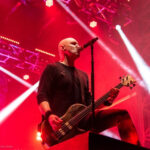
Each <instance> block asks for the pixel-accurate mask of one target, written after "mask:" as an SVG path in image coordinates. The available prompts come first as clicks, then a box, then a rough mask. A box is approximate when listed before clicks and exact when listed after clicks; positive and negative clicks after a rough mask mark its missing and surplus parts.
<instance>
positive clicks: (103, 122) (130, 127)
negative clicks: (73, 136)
mask: <svg viewBox="0 0 150 150" xmlns="http://www.w3.org/2000/svg"><path fill="white" fill-rule="evenodd" d="M78 126H79V128H82V129H84V130H86V131H88V130H91V131H93V132H97V133H98V132H101V131H103V130H105V129H108V128H111V127H114V126H117V127H118V131H119V134H120V138H121V139H122V140H123V141H125V142H128V143H132V144H138V143H139V140H138V136H137V132H136V129H135V126H134V124H133V122H132V120H131V117H130V115H129V113H128V112H127V111H126V110H120V109H109V110H95V120H94V122H93V121H92V113H90V114H89V115H88V116H87V117H85V119H83V120H82V121H81V122H80V123H79V125H78Z"/></svg>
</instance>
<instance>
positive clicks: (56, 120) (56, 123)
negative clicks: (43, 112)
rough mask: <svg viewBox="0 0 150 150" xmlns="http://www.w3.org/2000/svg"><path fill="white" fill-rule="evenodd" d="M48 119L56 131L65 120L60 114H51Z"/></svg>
mask: <svg viewBox="0 0 150 150" xmlns="http://www.w3.org/2000/svg"><path fill="white" fill-rule="evenodd" d="M48 121H49V124H50V125H51V127H52V129H53V130H54V131H57V130H58V129H59V128H60V127H61V125H62V122H63V120H61V119H60V118H59V117H58V116H56V115H54V114H51V115H50V116H49V117H48Z"/></svg>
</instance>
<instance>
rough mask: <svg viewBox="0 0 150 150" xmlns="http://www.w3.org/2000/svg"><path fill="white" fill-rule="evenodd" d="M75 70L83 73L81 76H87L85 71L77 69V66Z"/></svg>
mask: <svg viewBox="0 0 150 150" xmlns="http://www.w3.org/2000/svg"><path fill="white" fill-rule="evenodd" d="M76 70H77V71H78V73H79V74H80V75H83V76H85V77H88V75H87V73H86V72H84V71H83V70H80V69H77V68H76Z"/></svg>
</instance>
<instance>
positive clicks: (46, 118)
mask: <svg viewBox="0 0 150 150" xmlns="http://www.w3.org/2000/svg"><path fill="white" fill-rule="evenodd" d="M51 114H52V112H51V111H50V110H48V111H47V112H46V113H45V120H48V117H49V116H50V115H51Z"/></svg>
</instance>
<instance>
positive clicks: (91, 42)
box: [82, 37, 98, 49]
mask: <svg viewBox="0 0 150 150" xmlns="http://www.w3.org/2000/svg"><path fill="white" fill-rule="evenodd" d="M97 40H98V37H96V38H93V39H92V40H90V41H89V42H87V43H86V44H84V45H83V46H82V49H84V48H87V47H88V46H90V45H92V44H94V43H95V42H96V41H97Z"/></svg>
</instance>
